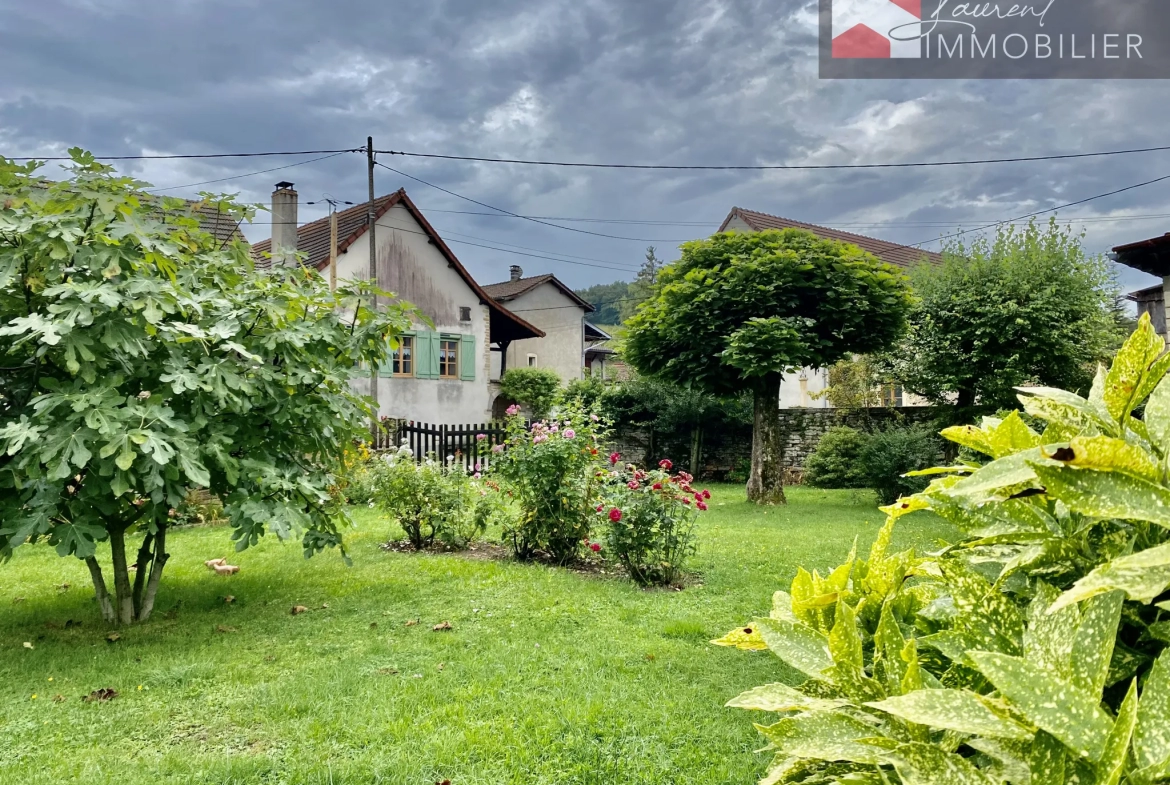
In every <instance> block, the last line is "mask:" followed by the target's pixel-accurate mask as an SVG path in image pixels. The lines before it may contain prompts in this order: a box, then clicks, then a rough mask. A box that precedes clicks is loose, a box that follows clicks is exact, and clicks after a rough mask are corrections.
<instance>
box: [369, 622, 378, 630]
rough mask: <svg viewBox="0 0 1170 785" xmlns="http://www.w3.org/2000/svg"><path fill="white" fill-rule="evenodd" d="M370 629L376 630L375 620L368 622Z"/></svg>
mask: <svg viewBox="0 0 1170 785" xmlns="http://www.w3.org/2000/svg"><path fill="white" fill-rule="evenodd" d="M370 629H371V630H376V629H378V622H376V621H372V622H370Z"/></svg>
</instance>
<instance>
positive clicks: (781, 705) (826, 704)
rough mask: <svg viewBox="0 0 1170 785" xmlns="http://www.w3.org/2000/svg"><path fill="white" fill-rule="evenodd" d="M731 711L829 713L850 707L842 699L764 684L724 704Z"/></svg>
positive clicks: (785, 686)
mask: <svg viewBox="0 0 1170 785" xmlns="http://www.w3.org/2000/svg"><path fill="white" fill-rule="evenodd" d="M725 705H726V706H727V707H728V708H732V709H755V710H757V711H813V710H816V711H831V710H832V709H839V708H841V707H842V706H848V705H850V702H849V701H848V700H846V699H844V698H813V697H810V696H808V695H805V694H804V693H802V692H798V691H797V690H795V689H793V688H792V687H789V686H788V685H787V684H780V683H775V684H765V685H763V686H761V687H756V688H754V689H750V690H748V691H747V692H744V693H741V694H739V695H737V696H736V697H734V698H732V699H731V700H729V701H728V702H727V703H726V704H725Z"/></svg>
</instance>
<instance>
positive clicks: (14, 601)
mask: <svg viewBox="0 0 1170 785" xmlns="http://www.w3.org/2000/svg"><path fill="white" fill-rule="evenodd" d="M22 602H24V597H13V598H12V604H13V605H20V604H21V603H22Z"/></svg>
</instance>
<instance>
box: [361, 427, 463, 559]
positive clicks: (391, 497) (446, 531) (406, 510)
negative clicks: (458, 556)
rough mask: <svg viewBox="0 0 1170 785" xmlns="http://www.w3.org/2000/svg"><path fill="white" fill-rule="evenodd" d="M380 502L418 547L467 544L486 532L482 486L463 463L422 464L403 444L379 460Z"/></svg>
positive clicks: (376, 484)
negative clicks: (481, 508)
mask: <svg viewBox="0 0 1170 785" xmlns="http://www.w3.org/2000/svg"><path fill="white" fill-rule="evenodd" d="M375 466H376V467H377V468H374V469H373V470H372V473H373V474H374V501H375V503H376V504H377V506H378V507H379V508H381V509H382V510H383V511H385V512H386V513H387V514H388V515H391V516H393V518H394V519H395V520H397V521H398V525H399V526H401V527H402V530H403V531H404V532H406V537H407V539H408V540H410V544H411V545H412V546H414V547H415V548H416V549H422V548H426V547H429V546H431V545H433V544H434V543H435V541H436V540H437V541H438V542H440V543H442V544H443V545H445V546H446V547H448V548H465V547H466V546H467V545H468V544H469V543H470V542H471V541H472V540H474V539H475V537H477V536H478V535H479V534H480V533H481V532H482V531H483V524H484V521H485V520H486V518H485V517H484V516H481V515H480V514H477V507H478V504H477V502H478V499H479V496H478V493H479V491H480V487H479V485H478V484H477V483H476V482H475V480H474V479H473V478H472V477H470V476H468V474H467V472H466V471H465V470H464V469H463V467H462V466H461V465H458V464H455V463H443V462H440V461H437V460H435V459H434V458H430V457H428V458H426V459H425V460H423V461H422V462H419V463H416V462H415V460H414V455H413V454H412V453H411V450H410V448H409V447H405V446H403V447H400V448H398V450H396V451H394V452H392V453H390V454H389V455H387V456H386V458H385V460H384V461H382V462H380V465H379V464H375Z"/></svg>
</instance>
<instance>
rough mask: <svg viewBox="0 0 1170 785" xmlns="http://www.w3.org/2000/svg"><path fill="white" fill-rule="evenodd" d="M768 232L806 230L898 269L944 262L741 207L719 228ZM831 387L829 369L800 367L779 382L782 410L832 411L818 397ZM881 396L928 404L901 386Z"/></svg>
mask: <svg viewBox="0 0 1170 785" xmlns="http://www.w3.org/2000/svg"><path fill="white" fill-rule="evenodd" d="M765 229H803V230H804V231H806V232H812V233H813V234H815V235H817V236H818V237H823V238H825V239H827V240H838V241H840V242H845V243H849V244H851V245H856V246H857V247H858V248H861V249H862V250H864V251H869V252H870V253H871V254H873V255H874V256H876V257H877V258H879V259H881V260H882V261H883V262H886V263H888V264H892V265H894V266H896V267H903V268H908V267H910V266H912V265H915V264H920V263H923V262H926V263H928V264H938V263H939V262H941V261H942V255H941V254H938V253H935V252H934V251H924V250H922V249H920V248H913V247H911V246H906V245H900V244H898V243H892V242H889V241H887V240H879V239H877V238H875V237H866V236H865V235H861V234H853V233H852V232H842V231H840V230H838V229H830V228H828V227H825V226H817V225H816V224H810V223H804V222H803V221H793V220H791V219H789V218H781V217H779V216H775V215H769V214H767V213H759V212H755V211H753V210H745V209H743V208H741V207H733V208H731V212H730V213H728V215H727V217H726V218H725V219H723V223H722V225H720V227H719V231H720V232H762V231H764V230H765ZM828 386H829V369H828V368H801V369H800V370H799V371H797V372H795V373H789V374H785V375H784V380H783V381H782V382H781V383H780V408H781V409H802V408H821V409H827V408H831V404H830V403H829V401H828V400H827V399H825V398H822V397H818V394H819V393H823V392H824V391H825V389H826V388H827V387H828ZM881 395H882V401H883V403H884V404H885V405H887V406H894V407H905V406H924V405H926V401H924V400H922V399H919V398H918V397H917V396H914V395H912V394H910V393H907V392H903V390H902V388H901V386H899V385H891V386H889V387H887V388H885V389H883V390H882V391H881Z"/></svg>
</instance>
